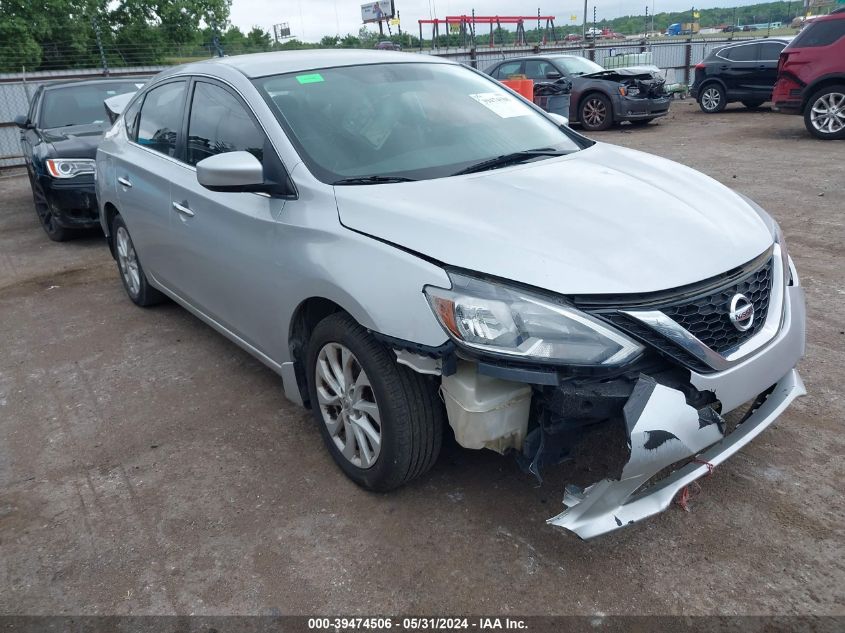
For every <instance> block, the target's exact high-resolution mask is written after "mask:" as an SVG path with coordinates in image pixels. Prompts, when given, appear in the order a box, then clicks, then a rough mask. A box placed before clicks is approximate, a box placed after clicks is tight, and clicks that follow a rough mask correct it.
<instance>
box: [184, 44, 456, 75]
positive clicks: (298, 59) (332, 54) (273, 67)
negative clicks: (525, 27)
mask: <svg viewBox="0 0 845 633" xmlns="http://www.w3.org/2000/svg"><path fill="white" fill-rule="evenodd" d="M409 62H417V63H430V64H454V62H451V61H449V60H445V59H442V58H439V57H434V56H431V55H420V54H418V53H400V52H395V51H386V50H361V49H342V50H332V49H322V50H304V51H276V52H273V53H253V54H250V55H235V56H233V57H215V58H213V59H208V60H204V61H201V62H194V63H191V64H186V65H185V66H180V67H179V72H180V73H184V72H208V70H209V66H215V65H223V66H229V67H231V68H234V69H236V70H239V71H240V72H241V73H243V74H244V75H246V76H247V77H249V78H250V79H252V78H256V77H266V76H268V75H281V74H284V73H294V72H300V71H306V70H317V69H320V68H334V67H338V66H361V65H365V64H384V63H395V64H400V63H409Z"/></svg>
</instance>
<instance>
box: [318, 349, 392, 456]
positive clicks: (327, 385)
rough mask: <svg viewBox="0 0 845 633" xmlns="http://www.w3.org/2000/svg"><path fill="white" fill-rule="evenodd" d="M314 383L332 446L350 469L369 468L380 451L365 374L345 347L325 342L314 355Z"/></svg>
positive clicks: (375, 409) (377, 420)
mask: <svg viewBox="0 0 845 633" xmlns="http://www.w3.org/2000/svg"><path fill="white" fill-rule="evenodd" d="M314 380H315V382H316V385H317V400H318V404H319V407H320V413H321V414H322V416H323V423H324V424H325V425H326V430H327V431H328V433H329V437H331V439H332V441H333V442H334V445H335V446H337V449H338V450H339V451H340V453H341V455H343V457H344V458H345V459H347V460H348V461H349V463H351V464H352V465H353V466H357V467H358V468H362V469H367V468H370V467H372V466H373V464H375V462H376V460H377V459H378V456H379V453H380V452H381V413H380V412H379V408H378V403H377V402H376V397H375V394H374V393H373V387H372V385H371V384H370V379H369V377H368V376H367V372H365V371H364V370H363V368H362V367H361V363H359V362H358V359H357V358H356V357H355V354H353V353H352V352H351V351H349V349H348V348H347V347H345V346H344V345H341V344H340V343H327V344H326V345H324V346H323V348H322V349H321V350H320V353H319V354H318V355H317V367H316V375H315V377H314Z"/></svg>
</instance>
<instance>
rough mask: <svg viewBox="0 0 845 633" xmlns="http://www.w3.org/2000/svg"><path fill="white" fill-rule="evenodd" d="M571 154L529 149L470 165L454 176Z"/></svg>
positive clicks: (546, 149)
mask: <svg viewBox="0 0 845 633" xmlns="http://www.w3.org/2000/svg"><path fill="white" fill-rule="evenodd" d="M566 154H569V152H568V151H563V150H559V149H553V148H551V147H541V148H539V149H527V150H523V151H521V152H511V153H510V154H502V155H501V156H496V157H495V158H489V159H487V160H483V161H481V162H480V163H475V164H474V165H470V166H469V167H466V168H464V169H461V170H460V171H456V172H455V173H454V174H452V175H453V176H461V175H463V174H474V173H476V172H479V171H486V170H488V169H495V168H496V167H506V166H507V165H516V164H518V163H523V162H525V161H527V160H531V159H532V158H537V157H538V156H565V155H566Z"/></svg>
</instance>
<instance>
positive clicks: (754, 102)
mask: <svg viewBox="0 0 845 633" xmlns="http://www.w3.org/2000/svg"><path fill="white" fill-rule="evenodd" d="M788 43H789V40H787V39H776V38H767V39H765V40H753V41H746V42H736V43H734V44H729V45H727V46H720V47H719V48H716V49H714V50H713V51H711V52H710V54H709V55H707V57H705V58H704V61H702V62H701V63H699V64H696V66H695V78H694V79H693V82H692V87H691V88H690V94H692V96H693V97H694V98H695V99H696V100H697V101H698V105H699V107H700V108H701V109H702V111H704V112H706V113H707V114H715V113H716V112H721V111H722V110H724V109H725V106H726V105H728V104H729V103H731V102H734V101H739V102H741V103H742V105H744V106H745V107H746V108H759V107H760V106H761V105H763V103H764V102H766V101H769V100H770V99H771V98H772V88H774V85H775V81H777V78H778V58H779V57H780V53H781V51H782V50H783V49H784V47H785V46H786V45H787V44H788Z"/></svg>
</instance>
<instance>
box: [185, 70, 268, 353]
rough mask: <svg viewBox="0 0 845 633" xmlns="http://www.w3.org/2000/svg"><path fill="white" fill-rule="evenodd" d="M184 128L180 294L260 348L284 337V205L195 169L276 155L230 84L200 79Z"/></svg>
mask: <svg viewBox="0 0 845 633" xmlns="http://www.w3.org/2000/svg"><path fill="white" fill-rule="evenodd" d="M191 93H192V94H191V99H190V107H189V110H188V119H187V124H186V126H185V129H186V139H187V142H186V144H185V153H184V157H183V158H184V164H183V165H182V166H181V167H180V168H179V169H175V170H172V173H171V180H172V190H171V200H170V230H171V232H172V237H173V241H174V244H175V248H174V250H173V261H172V264H173V270H172V277H171V281H172V284H173V286H172V287H173V290H174V291H175V292H176V293H177V294H179V295H180V296H181V297H183V298H185V299H186V300H188V301H189V302H190V303H191V304H192V305H193V306H194V307H196V308H198V309H199V310H201V311H202V312H203V313H204V314H205V315H206V316H208V317H211V318H212V319H214V320H215V321H216V322H217V323H219V324H221V325H223V326H224V327H225V328H226V329H227V330H229V331H230V332H233V333H235V334H236V335H237V336H239V337H240V338H241V339H243V340H244V341H246V342H247V343H249V344H250V345H252V346H253V347H255V348H257V349H259V350H262V351H265V352H267V351H269V350H270V349H271V347H272V343H271V341H275V340H276V339H277V338H278V337H277V336H276V335H277V330H278V326H279V323H278V318H277V317H278V314H279V310H278V309H275V308H274V307H273V305H274V303H275V302H277V301H278V300H279V299H280V293H281V291H280V287H281V286H282V283H283V279H282V278H281V276H280V274H279V267H278V261H279V259H280V258H281V257H282V256H283V255H284V253H280V252H279V250H278V248H277V235H276V231H277V230H278V226H277V222H276V219H277V218H278V217H279V215H280V214H281V212H282V209H283V207H284V205H285V201H284V200H282V199H278V198H271V197H269V196H268V195H266V194H260V193H222V192H214V191H210V190H208V189H206V188H205V187H203V186H202V185H200V184H199V182H197V176H196V164H197V163H198V162H200V161H201V160H203V159H204V158H208V157H209V156H213V155H215V154H220V153H224V152H233V151H247V152H250V153H252V154H254V155H255V156H256V157H257V158H258V159H259V160H263V157H264V153H265V152H267V151H274V150H273V149H272V147H271V146H270V144H269V142H268V141H267V138H266V135H265V133H264V130H263V128H261V126H260V125H259V124H258V122H257V120H256V119H255V117H254V115H253V113H252V111H251V110H250V109H249V107H248V106H247V105H246V103H245V102H244V101H243V100H242V99H241V97H240V96H239V95H238V94H237V93H235V92H234V91H233V90H232V89H231V88H230V87H229V86H227V85H225V84H223V83H218V82H216V81H214V80H212V79H205V78H202V79H199V78H197V79H195V80H194V81H193V83H192V86H191Z"/></svg>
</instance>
